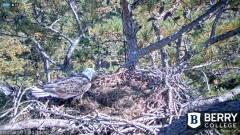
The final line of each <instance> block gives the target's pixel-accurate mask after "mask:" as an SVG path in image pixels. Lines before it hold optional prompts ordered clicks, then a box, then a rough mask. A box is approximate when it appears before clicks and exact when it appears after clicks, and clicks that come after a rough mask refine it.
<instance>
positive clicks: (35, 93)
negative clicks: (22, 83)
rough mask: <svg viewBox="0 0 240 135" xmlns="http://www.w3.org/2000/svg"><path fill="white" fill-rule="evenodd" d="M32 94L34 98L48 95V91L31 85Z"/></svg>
mask: <svg viewBox="0 0 240 135" xmlns="http://www.w3.org/2000/svg"><path fill="white" fill-rule="evenodd" d="M32 95H33V96H34V97H36V98H40V97H48V96H50V94H49V93H47V92H45V91H43V89H39V88H37V87H33V88H32Z"/></svg>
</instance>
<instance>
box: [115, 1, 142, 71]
mask: <svg viewBox="0 0 240 135" xmlns="http://www.w3.org/2000/svg"><path fill="white" fill-rule="evenodd" d="M120 4H121V8H122V21H123V22H122V23H123V33H124V39H125V41H126V46H127V61H126V65H127V67H128V68H134V67H135V65H136V64H137V61H138V60H139V58H138V57H137V56H134V54H136V53H137V35H136V33H137V31H138V30H139V27H138V25H137V24H136V23H134V20H133V13H132V11H133V9H132V8H131V5H130V4H129V1H128V0H121V3H120Z"/></svg>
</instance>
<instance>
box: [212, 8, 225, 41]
mask: <svg viewBox="0 0 240 135" xmlns="http://www.w3.org/2000/svg"><path fill="white" fill-rule="evenodd" d="M222 13H223V8H221V9H220V10H219V11H218V13H217V15H216V18H215V19H214V21H213V25H212V31H211V34H210V38H211V37H214V36H215V32H216V26H217V22H218V20H219V18H220V17H221V15H222Z"/></svg>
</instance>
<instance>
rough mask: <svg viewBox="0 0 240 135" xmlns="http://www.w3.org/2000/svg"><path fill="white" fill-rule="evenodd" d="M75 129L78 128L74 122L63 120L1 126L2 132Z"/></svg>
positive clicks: (27, 121)
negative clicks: (56, 128) (52, 128)
mask: <svg viewBox="0 0 240 135" xmlns="http://www.w3.org/2000/svg"><path fill="white" fill-rule="evenodd" d="M51 127H58V128H70V127H71V128H73V127H76V124H75V122H74V121H71V120H62V119H31V120H24V121H20V122H16V123H9V124H6V125H2V126H0V131H6V130H8V131H9V130H10V131H14V130H23V129H43V128H51Z"/></svg>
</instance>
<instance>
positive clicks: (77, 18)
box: [68, 0, 81, 30]
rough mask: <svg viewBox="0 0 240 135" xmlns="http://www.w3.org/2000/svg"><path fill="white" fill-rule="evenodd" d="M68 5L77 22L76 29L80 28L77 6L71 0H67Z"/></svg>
mask: <svg viewBox="0 0 240 135" xmlns="http://www.w3.org/2000/svg"><path fill="white" fill-rule="evenodd" d="M68 5H69V7H70V8H71V11H72V13H73V15H74V18H75V20H76V22H77V25H78V30H80V29H81V23H80V20H79V17H78V14H77V6H76V4H75V3H74V2H73V1H72V0H69V1H68Z"/></svg>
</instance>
